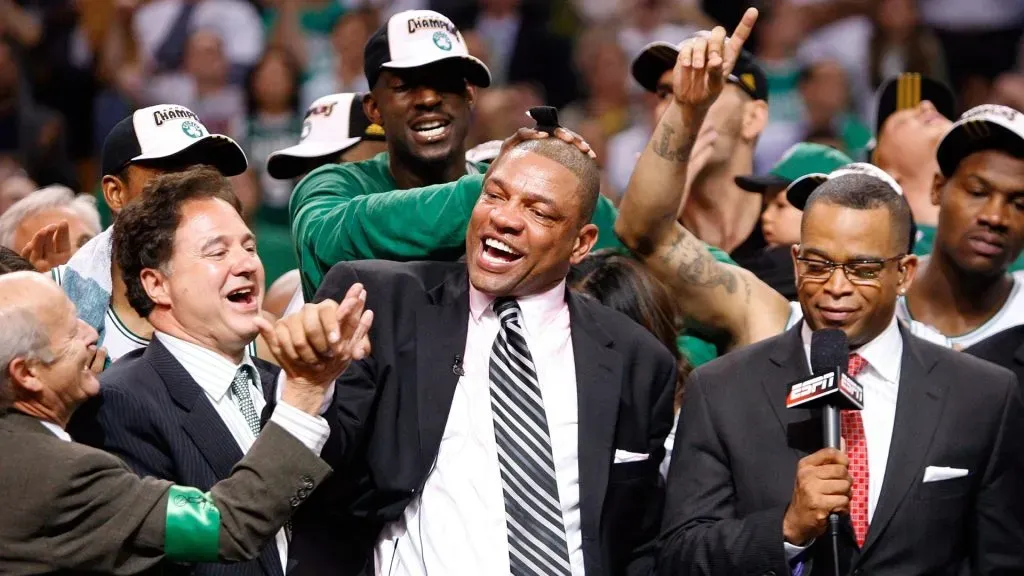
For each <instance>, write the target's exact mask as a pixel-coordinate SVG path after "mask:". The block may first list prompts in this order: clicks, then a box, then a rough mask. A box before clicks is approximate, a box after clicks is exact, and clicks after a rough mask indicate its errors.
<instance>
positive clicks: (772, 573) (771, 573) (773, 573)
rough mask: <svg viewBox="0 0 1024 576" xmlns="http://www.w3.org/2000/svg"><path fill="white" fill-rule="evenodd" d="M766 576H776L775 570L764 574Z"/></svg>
mask: <svg viewBox="0 0 1024 576" xmlns="http://www.w3.org/2000/svg"><path fill="white" fill-rule="evenodd" d="M764 576H775V570H769V571H767V572H765V573H764Z"/></svg>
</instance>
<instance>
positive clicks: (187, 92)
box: [140, 29, 245, 137]
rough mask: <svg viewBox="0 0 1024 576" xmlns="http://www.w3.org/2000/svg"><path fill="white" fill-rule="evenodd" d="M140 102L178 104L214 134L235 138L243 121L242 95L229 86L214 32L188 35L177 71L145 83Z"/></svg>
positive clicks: (224, 59) (226, 66) (220, 40)
mask: <svg viewBox="0 0 1024 576" xmlns="http://www.w3.org/2000/svg"><path fill="white" fill-rule="evenodd" d="M140 101H141V102H142V103H143V104H145V105H150V104H156V103H158V102H171V103H174V104H180V105H182V106H185V107H186V108H188V109H190V110H192V111H193V112H195V113H196V114H198V115H199V119H200V120H201V121H202V122H203V124H204V125H206V126H207V127H208V128H209V129H210V130H212V131H213V132H214V133H215V134H227V135H229V136H232V137H237V132H236V131H237V129H238V128H239V127H240V126H241V125H242V122H243V121H244V118H245V94H244V93H243V91H242V89H241V88H240V87H239V86H238V85H237V84H231V83H230V82H229V62H228V60H227V55H226V54H225V52H224V36H223V35H221V34H219V33H218V32H216V31H214V30H213V29H202V30H197V31H195V32H193V33H192V34H191V35H189V38H188V42H187V43H186V44H185V55H184V61H183V63H182V67H181V69H180V71H175V72H169V73H166V74H161V75H159V76H157V77H156V78H154V79H153V80H152V81H151V82H147V83H146V88H145V92H144V93H143V94H142V95H141V99H140Z"/></svg>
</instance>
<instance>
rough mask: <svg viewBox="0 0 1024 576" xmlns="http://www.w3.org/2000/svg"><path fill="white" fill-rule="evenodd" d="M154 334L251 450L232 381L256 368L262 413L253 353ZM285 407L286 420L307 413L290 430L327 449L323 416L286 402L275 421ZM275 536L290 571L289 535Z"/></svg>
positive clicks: (256, 402) (255, 394) (255, 397)
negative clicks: (232, 356) (229, 352)
mask: <svg viewBox="0 0 1024 576" xmlns="http://www.w3.org/2000/svg"><path fill="white" fill-rule="evenodd" d="M154 334H155V336H156V338H157V339H159V340H160V343H161V344H163V345H164V346H165V347H166V348H167V351H168V352H170V353H171V355H172V356H174V358H175V360H177V361H178V362H179V363H181V365H182V367H184V368H185V371H187V372H188V373H189V376H191V377H192V379H193V380H195V381H196V384H198V385H199V387H200V388H202V389H203V392H205V393H206V398H207V400H209V401H210V404H212V405H213V409H214V410H216V411H217V415H218V416H220V419H221V420H222V421H223V422H224V425H225V426H226V427H227V429H228V431H229V432H231V437H232V438H234V439H235V442H237V443H238V448H239V449H240V450H241V451H242V453H243V454H245V453H247V452H248V451H249V449H250V448H252V445H253V443H254V442H256V436H255V435H254V434H253V432H252V430H251V429H250V428H249V424H248V422H246V420H245V416H243V415H242V410H241V408H240V406H239V404H238V398H236V397H235V394H234V393H233V392H232V391H231V382H232V381H233V380H234V379H235V373H236V372H238V368H239V367H240V366H241V365H242V364H246V365H248V366H250V367H252V375H253V378H252V380H250V386H249V396H250V397H251V398H252V404H253V407H254V408H255V409H256V414H257V415H259V414H262V413H263V408H264V407H265V406H266V405H267V402H266V399H264V397H263V387H262V383H261V382H260V375H259V371H258V370H256V366H255V365H254V364H253V363H252V359H251V358H250V357H249V352H248V351H246V352H245V353H244V355H243V357H242V362H241V364H234V363H233V362H231V361H230V360H228V359H227V358H224V357H223V356H221V355H220V354H218V353H216V352H214V351H212V350H209V349H207V348H203V347H202V346H199V345H197V344H193V343H191V342H186V341H184V340H181V339H179V338H175V337H174V336H171V335H169V334H166V333H164V332H160V331H156V332H155V333H154ZM278 395H280V388H279V389H278ZM282 407H285V410H284V411H285V413H286V414H285V418H286V419H291V418H294V417H295V416H297V415H296V414H294V413H293V412H295V413H298V415H302V416H304V418H300V419H296V421H295V422H294V424H295V425H294V426H292V427H291V428H290V429H288V431H289V432H290V433H292V434H293V435H294V436H295V437H296V438H298V439H299V440H300V441H302V443H303V444H305V445H306V446H309V447H310V449H311V450H313V452H314V453H316V454H317V455H319V454H320V450H322V449H323V447H324V444H325V443H326V442H327V437H328V436H329V435H330V433H331V429H330V426H328V425H327V421H326V420H324V419H323V418H322V417H314V416H310V415H308V414H305V413H303V412H302V411H300V410H297V409H293V410H288V409H289V408H292V407H291V406H288V405H287V404H283V403H279V404H278V405H277V407H276V408H275V409H274V413H273V415H272V417H271V420H274V421H275V422H277V421H279V420H275V419H274V416H277V413H278V412H279V411H281V408H282ZM274 539H275V541H276V543H277V553H278V555H279V556H280V560H281V569H282V570H284V571H287V565H288V538H287V536H286V535H285V531H284V530H283V529H282V530H278V532H277V534H276V535H275V537H274Z"/></svg>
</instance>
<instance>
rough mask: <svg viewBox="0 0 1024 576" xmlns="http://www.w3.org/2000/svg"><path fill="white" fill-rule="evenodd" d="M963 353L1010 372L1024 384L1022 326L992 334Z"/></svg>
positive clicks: (1023, 334) (1023, 329) (1023, 331)
mask: <svg viewBox="0 0 1024 576" xmlns="http://www.w3.org/2000/svg"><path fill="white" fill-rule="evenodd" d="M964 352H966V353H968V354H970V355H972V356H977V357H978V358H981V359H984V360H988V361H989V362H992V363H993V364H998V365H1000V366H1002V367H1003V368H1006V369H1008V370H1010V371H1012V372H1013V373H1014V374H1016V375H1017V382H1018V383H1024V326H1016V327H1014V328H1010V329H1008V330H1003V331H1002V332H999V333H998V334H993V335H992V336H989V337H988V338H985V339H984V340H982V341H981V342H978V343H977V344H975V345H974V346H971V347H970V348H965V349H964Z"/></svg>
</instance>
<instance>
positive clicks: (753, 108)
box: [741, 100, 768, 142]
mask: <svg viewBox="0 0 1024 576" xmlns="http://www.w3.org/2000/svg"><path fill="white" fill-rule="evenodd" d="M767 125H768V103H767V102H765V101H764V100H754V101H752V102H747V103H746V104H744V105H743V127H742V128H741V131H742V132H741V133H742V136H743V139H744V140H746V141H748V142H753V141H755V140H757V138H758V136H760V135H761V132H762V131H764V127H765V126H767Z"/></svg>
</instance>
